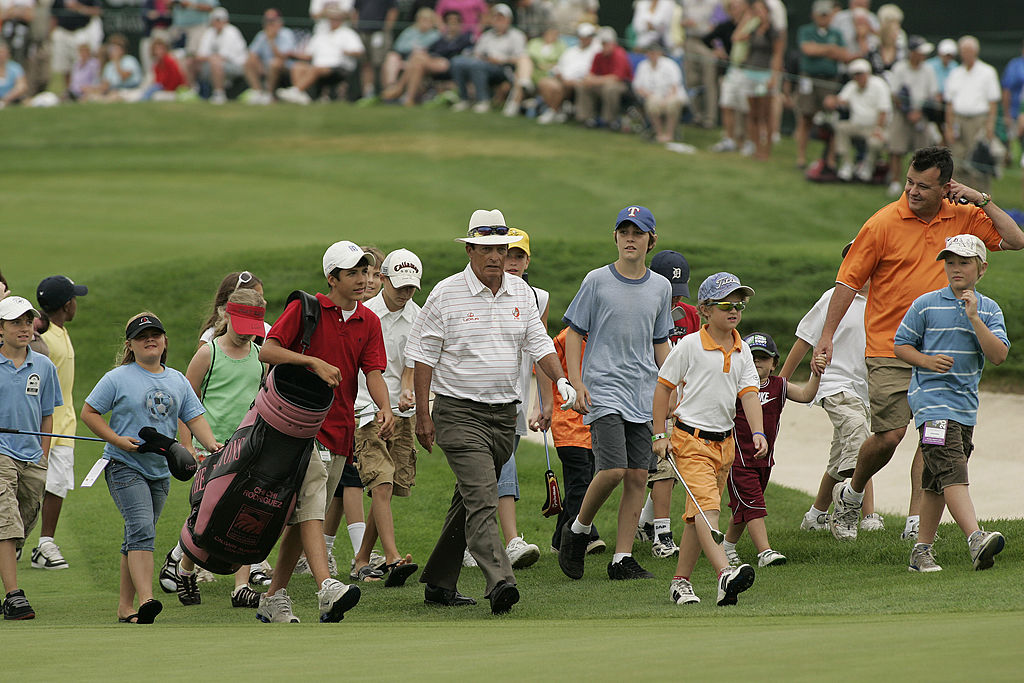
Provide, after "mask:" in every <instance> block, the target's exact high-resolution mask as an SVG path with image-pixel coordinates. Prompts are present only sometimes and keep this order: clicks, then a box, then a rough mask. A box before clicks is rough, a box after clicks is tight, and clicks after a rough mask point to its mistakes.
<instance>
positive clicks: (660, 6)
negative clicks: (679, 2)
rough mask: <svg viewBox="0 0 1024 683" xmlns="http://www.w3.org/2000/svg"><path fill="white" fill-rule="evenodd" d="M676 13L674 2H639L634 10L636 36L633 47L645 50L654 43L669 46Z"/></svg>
mask: <svg viewBox="0 0 1024 683" xmlns="http://www.w3.org/2000/svg"><path fill="white" fill-rule="evenodd" d="M675 11H676V3H675V2H672V0H637V3H636V6H635V7H634V8H633V21H632V26H633V31H634V33H635V34H636V40H635V42H634V44H633V47H634V48H635V49H637V50H645V49H647V46H648V45H650V44H651V43H653V42H654V41H660V42H661V44H662V45H669V44H670V43H671V41H672V19H673V17H675Z"/></svg>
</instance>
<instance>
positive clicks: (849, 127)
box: [836, 121, 886, 172]
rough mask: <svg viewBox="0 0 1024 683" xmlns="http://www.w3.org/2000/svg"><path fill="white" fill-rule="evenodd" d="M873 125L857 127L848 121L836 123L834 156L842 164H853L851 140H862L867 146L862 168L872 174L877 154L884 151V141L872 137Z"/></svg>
mask: <svg viewBox="0 0 1024 683" xmlns="http://www.w3.org/2000/svg"><path fill="white" fill-rule="evenodd" d="M874 130H875V125H874V124H871V125H870V126H865V125H858V124H855V123H850V122H849V121H837V122H836V156H837V157H838V158H839V159H840V160H841V161H840V163H842V162H849V163H853V161H854V158H853V157H854V155H853V150H852V147H853V144H852V141H853V138H863V139H864V142H865V144H866V145H867V152H866V153H865V154H864V162H863V163H864V168H866V169H868V170H870V171H872V172H874V170H875V162H876V161H877V160H878V153H879V152H881V151H882V150H883V149H885V144H886V141H885V139H884V138H878V137H875V136H874V135H872V133H873V132H874Z"/></svg>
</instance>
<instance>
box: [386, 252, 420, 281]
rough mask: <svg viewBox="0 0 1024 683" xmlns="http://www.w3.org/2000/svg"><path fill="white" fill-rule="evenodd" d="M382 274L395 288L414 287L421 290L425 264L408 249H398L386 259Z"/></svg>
mask: <svg viewBox="0 0 1024 683" xmlns="http://www.w3.org/2000/svg"><path fill="white" fill-rule="evenodd" d="M380 274H381V275H383V276H385V277H387V278H388V280H389V281H390V282H391V286H392V287H394V288H396V289H397V288H399V287H406V286H408V285H412V286H413V287H415V288H416V289H419V288H420V278H422V277H423V264H422V263H421V262H420V258H419V257H418V256H417V255H416V254H414V253H412V252H411V251H409V250H408V249H396V250H395V251H393V252H391V253H390V254H388V255H387V256H385V257H384V263H383V264H382V265H381V267H380Z"/></svg>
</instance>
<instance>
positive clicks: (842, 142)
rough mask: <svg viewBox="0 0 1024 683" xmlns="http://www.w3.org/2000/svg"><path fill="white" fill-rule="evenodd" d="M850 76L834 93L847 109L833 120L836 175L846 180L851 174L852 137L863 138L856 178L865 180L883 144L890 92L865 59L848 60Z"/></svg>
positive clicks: (852, 174) (852, 162)
mask: <svg viewBox="0 0 1024 683" xmlns="http://www.w3.org/2000/svg"><path fill="white" fill-rule="evenodd" d="M849 69H850V76H852V80H850V81H849V82H848V83H847V84H846V85H844V86H843V88H842V90H840V91H839V94H838V95H837V96H836V99H837V100H838V105H839V107H841V108H847V109H849V110H850V118H849V119H846V120H840V121H837V122H836V158H837V160H838V162H839V164H840V166H839V173H838V175H839V179H840V180H842V181H844V182H847V181H850V180H852V179H853V176H854V161H855V157H856V155H857V152H856V150H855V149H854V148H853V144H852V142H853V138H860V139H862V140H864V143H865V145H866V146H867V150H866V151H865V153H864V158H863V159H862V160H861V162H860V164H858V165H857V169H856V175H857V179H858V180H860V181H862V182H865V183H868V182H871V179H872V178H873V177H874V175H875V161H876V160H877V159H878V154H879V152H881V151H882V150H883V149H885V145H886V139H887V138H886V134H885V129H886V124H887V122H888V120H889V115H890V114H891V113H892V95H891V93H890V91H889V86H888V85H887V84H886V82H885V81H884V80H883V79H882V78H880V77H879V76H873V75H872V74H871V65H870V64H868V61H867V60H866V59H855V60H853V61H852V62H850V66H849Z"/></svg>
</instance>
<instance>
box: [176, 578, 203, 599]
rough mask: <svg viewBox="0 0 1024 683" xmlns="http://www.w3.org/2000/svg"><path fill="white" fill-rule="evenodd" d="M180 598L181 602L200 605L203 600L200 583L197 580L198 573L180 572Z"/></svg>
mask: <svg viewBox="0 0 1024 683" xmlns="http://www.w3.org/2000/svg"><path fill="white" fill-rule="evenodd" d="M178 600H179V601H180V602H181V604H183V605H185V606H186V607H188V606H189V605H198V604H200V603H201V602H202V601H203V597H202V596H201V595H199V584H198V583H197V582H196V573H195V572H192V573H191V574H178Z"/></svg>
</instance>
